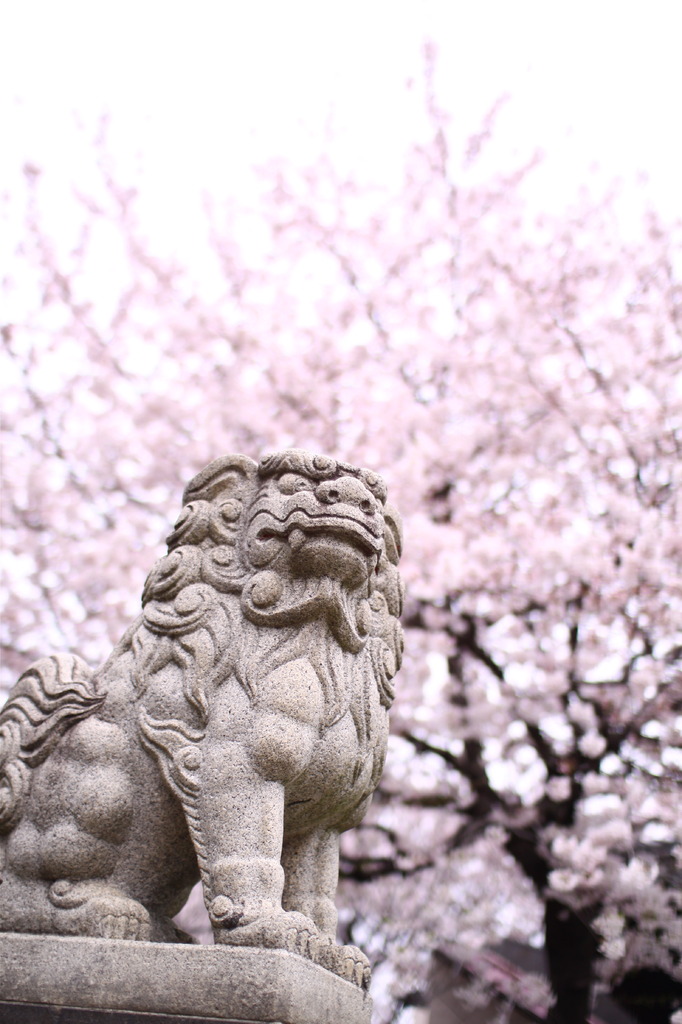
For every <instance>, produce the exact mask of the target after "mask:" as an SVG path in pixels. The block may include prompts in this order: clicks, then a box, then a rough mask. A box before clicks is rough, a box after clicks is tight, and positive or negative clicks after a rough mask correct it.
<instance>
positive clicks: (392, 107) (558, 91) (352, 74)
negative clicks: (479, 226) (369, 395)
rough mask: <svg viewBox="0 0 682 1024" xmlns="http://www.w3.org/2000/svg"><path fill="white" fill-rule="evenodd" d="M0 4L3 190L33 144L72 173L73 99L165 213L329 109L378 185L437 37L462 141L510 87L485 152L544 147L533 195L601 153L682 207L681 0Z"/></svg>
mask: <svg viewBox="0 0 682 1024" xmlns="http://www.w3.org/2000/svg"><path fill="white" fill-rule="evenodd" d="M0 12H1V13H2V19H1V21H0V24H1V25H2V40H3V46H2V51H3V52H2V60H1V61H0V140H1V141H0V145H1V146H2V153H3V156H2V159H1V160H0V185H2V186H4V185H5V183H6V182H8V181H9V180H11V177H12V176H13V174H14V173H16V169H17V168H18V167H20V166H21V164H22V163H23V162H24V161H25V160H27V159H28V160H30V161H32V162H34V163H37V164H38V165H40V166H43V167H44V168H45V169H46V170H48V169H49V170H51V171H52V173H53V174H55V175H60V174H61V175H66V176H67V177H68V176H69V175H73V174H74V172H76V173H77V169H78V166H79V161H80V159H81V154H82V146H83V144H84V142H83V137H82V136H81V138H80V140H79V138H78V133H77V131H76V129H75V127H74V123H75V122H74V113H75V114H76V115H77V117H78V118H80V119H81V121H83V122H84V123H85V124H86V125H87V124H92V123H93V122H94V121H95V120H96V118H97V116H98V115H99V114H100V113H101V112H102V111H104V110H108V111H109V112H110V115H111V123H112V135H111V139H112V145H113V147H114V151H115V155H116V158H117V160H118V161H119V163H121V164H122V165H123V166H124V167H125V166H126V164H127V163H129V162H133V163H134V161H135V159H136V155H137V154H139V155H140V157H141V163H142V166H143V168H144V170H145V174H146V176H147V180H148V182H149V183H150V184H151V185H152V187H153V189H154V190H155V192H156V195H157V197H158V202H159V208H160V209H162V210H164V211H166V214H168V213H170V214H171V215H172V216H175V215H178V216H179V215H180V214H179V211H180V210H181V209H182V207H183V204H190V205H191V203H192V202H194V201H195V199H196V196H197V195H198V193H199V191H200V190H201V189H202V188H208V189H210V190H211V191H216V190H219V191H220V192H223V193H224V192H230V191H234V190H241V189H244V188H248V180H249V176H248V169H249V167H250V166H251V164H252V162H253V161H258V160H264V159H267V158H268V157H269V156H272V155H288V156H290V157H291V158H292V159H294V160H301V159H303V158H304V157H305V156H306V155H314V154H315V153H316V152H319V150H320V148H321V147H322V146H323V145H324V139H325V131H326V129H327V127H328V125H329V123H330V120H331V123H332V124H333V128H334V132H335V133H336V134H337V136H338V139H339V140H340V141H339V143H338V144H337V150H338V152H340V153H341V156H342V159H343V161H344V163H345V164H346V165H347V167H348V169H349V170H351V171H352V172H354V173H356V174H360V175H362V176H364V177H370V178H375V179H377V180H379V181H381V180H383V179H384V178H385V177H386V176H390V175H391V173H392V171H393V169H394V168H395V167H397V166H398V165H399V162H400V157H401V154H402V152H403V150H404V147H405V145H406V143H407V142H408V141H409V139H410V137H411V136H413V135H414V133H415V132H416V131H418V129H419V123H418V114H417V106H416V100H415V99H410V94H409V93H407V92H406V90H405V87H404V83H405V81H406V80H407V79H408V78H409V77H410V76H412V77H417V78H418V77H419V75H420V69H421V65H422V58H421V51H422V47H423V42H424V40H425V39H426V38H430V39H432V40H433V41H434V42H435V43H436V45H437V47H438V51H439V64H438V68H439V71H438V74H439V87H440V96H441V100H442V103H443V105H444V106H446V107H447V108H448V109H449V110H450V111H451V112H452V113H453V116H454V119H455V125H456V127H457V129H458V131H460V132H461V134H462V135H463V136H464V135H466V134H468V133H469V132H471V131H474V130H476V128H477V127H478V126H479V124H480V121H481V118H482V116H483V114H484V112H485V111H486V110H487V109H488V108H489V107H490V106H491V105H492V103H493V102H494V101H495V100H496V99H497V98H498V97H499V96H501V95H502V94H503V93H508V94H509V95H510V101H509V103H508V104H507V106H506V107H505V108H504V111H503V113H502V115H501V117H500V121H499V125H498V129H497V131H496V143H495V150H494V153H495V159H496V160H498V161H499V162H500V164H501V165H503V166H511V165H512V164H514V163H515V162H516V161H518V160H520V159H522V158H523V157H525V156H528V155H529V154H530V153H532V152H533V151H534V150H536V149H538V148H541V149H542V150H543V151H544V152H545V154H546V161H545V164H544V168H543V170H542V171H541V172H540V173H539V174H537V175H535V176H534V179H533V181H534V187H535V188H536V189H537V194H536V200H537V201H538V202H539V203H540V204H541V205H542V204H548V205H556V204H561V203H563V202H564V201H565V200H566V199H569V198H570V197H571V196H572V195H574V194H575V192H576V188H577V185H578V184H579V183H580V182H581V181H584V180H585V178H586V176H587V175H588V171H589V168H590V167H592V166H593V165H598V166H599V167H600V168H601V173H602V174H603V175H604V176H605V177H606V178H612V177H614V176H619V177H621V178H624V179H625V180H626V181H627V182H630V181H632V180H634V177H635V175H636V173H637V172H638V171H641V172H644V173H645V174H646V176H647V178H648V180H649V185H648V187H647V194H648V195H649V196H651V197H652V198H653V200H654V202H655V203H656V205H658V206H659V207H660V208H662V209H663V211H664V212H666V213H668V214H673V215H679V214H680V213H682V201H681V200H680V191H681V188H680V182H682V143H681V142H680V135H681V133H680V122H681V120H682V118H681V117H680V101H681V100H682V60H681V58H680V51H681V42H682V4H681V3H679V2H678V0H648V2H647V3H644V2H643V0H640V2H632V0H630V2H629V0H620V2H612V0H591V2H590V3H586V2H583V0H574V2H571V3H560V2H558V0H544V2H532V0H526V2H524V0H504V2H500V0H449V2H448V0H440V2H438V0H419V2H417V0H415V2H412V3H407V2H400V0H393V2H392V3H389V2H385V0H364V3H361V2H357V0H345V2H343V3H340V2H330V0H317V2H305V0H298V2H297V0H279V2H273V0H270V2H266V0H261V2H258V0H249V2H247V0H238V2H237V0H234V2H232V0H222V2H221V0H192V2H191V3H189V2H186V0H185V2H178V0H175V2H174V0H165V2H157V0H136V2H135V3H131V2H129V0H119V2H116V3H113V2H111V0H109V2H105V0H89V2H74V0H49V2H42V3H41V2H36V0H4V3H2V2H1V0H0ZM17 100H18V102H17ZM188 208H189V207H188Z"/></svg>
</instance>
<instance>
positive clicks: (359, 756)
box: [286, 699, 388, 829]
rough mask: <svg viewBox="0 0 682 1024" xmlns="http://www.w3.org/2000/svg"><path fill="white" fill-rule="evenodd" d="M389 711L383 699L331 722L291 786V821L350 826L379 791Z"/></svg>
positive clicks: (301, 824) (299, 825)
mask: <svg viewBox="0 0 682 1024" xmlns="http://www.w3.org/2000/svg"><path fill="white" fill-rule="evenodd" d="M387 738H388V717H387V714H386V711H385V710H384V708H382V707H381V705H380V703H379V700H378V699H376V700H372V701H371V702H370V703H369V704H368V705H367V706H365V707H364V708H359V707H357V706H356V707H355V708H354V709H351V710H349V711H347V712H346V714H345V715H343V717H342V718H341V719H339V721H338V722H335V723H334V725H332V726H331V727H330V728H328V729H327V730H326V731H325V733H324V734H323V736H322V737H321V739H320V741H319V743H318V744H317V746H316V748H315V752H314V754H313V757H312V758H311V760H310V763H309V764H308V767H307V768H306V770H305V772H303V773H302V775H301V776H299V777H298V778H296V779H294V780H293V781H292V782H291V783H290V784H289V785H288V786H287V798H286V804H287V825H288V826H290V827H293V828H295V829H298V828H303V827H310V826H311V825H321V826H325V825H326V826H328V827H330V828H339V829H345V828H350V827H352V825H353V824H354V823H355V819H356V818H357V817H358V816H361V815H360V814H359V808H360V807H364V806H366V804H367V802H368V801H369V798H370V797H371V795H372V793H373V792H374V790H375V788H376V786H377V784H378V781H379V777H380V775H381V770H382V768H383V764H384V759H385V756H386V742H387Z"/></svg>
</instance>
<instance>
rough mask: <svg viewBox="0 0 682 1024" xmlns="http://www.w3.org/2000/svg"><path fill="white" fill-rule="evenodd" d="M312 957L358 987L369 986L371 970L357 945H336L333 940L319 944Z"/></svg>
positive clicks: (364, 987)
mask: <svg viewBox="0 0 682 1024" xmlns="http://www.w3.org/2000/svg"><path fill="white" fill-rule="evenodd" d="M313 959H314V960H315V963H317V964H319V965H320V966H321V967H326V969H327V970H328V971H332V972H333V973H334V974H338V975H339V977H340V978H345V979H346V981H350V982H351V983H352V984H354V985H357V986H358V988H362V989H365V990H366V989H368V988H369V982H370V978H371V975H372V970H371V967H370V963H369V960H368V959H367V957H366V956H365V954H364V953H363V952H362V950H361V949H358V947H357V946H337V945H336V944H335V943H333V942H329V943H326V944H324V945H323V944H320V945H319V946H318V949H317V952H316V954H315V956H314V957H313Z"/></svg>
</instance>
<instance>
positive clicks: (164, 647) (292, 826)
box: [0, 449, 402, 986]
mask: <svg viewBox="0 0 682 1024" xmlns="http://www.w3.org/2000/svg"><path fill="white" fill-rule="evenodd" d="M400 545H401V535H400V525H399V520H398V516H397V513H396V512H395V511H394V510H393V509H392V508H391V507H390V506H389V505H387V504H386V492H385V487H384V484H383V482H382V480H381V478H380V477H379V476H377V475H376V474H375V473H372V472H369V471H368V470H365V469H358V468H356V467H354V466H350V465H347V464H346V463H343V462H337V461H335V460H334V459H332V458H329V457H327V456H322V455H311V454H309V453H307V452H305V451H301V450H298V449H291V450H287V451H283V452H280V453H278V454H275V455H270V456H267V457H266V458H264V459H262V460H261V462H260V463H259V464H256V463H255V462H253V461H252V460H251V459H249V458H246V457H245V456H241V455H227V456H224V457H222V458H219V459H216V460H215V461H214V462H212V463H211V464H210V465H209V466H207V467H206V469H204V470H203V471H202V472H201V473H199V474H198V476H196V477H195V478H194V479H193V480H192V482H191V483H190V484H189V486H188V488H187V490H186V492H185V495H184V508H183V509H182V512H181V515H180V518H179V519H178V521H177V523H176V524H175V528H174V529H173V532H172V533H171V534H170V537H169V538H168V554H167V555H166V556H165V557H164V558H161V559H160V560H159V561H158V562H157V563H156V565H155V566H154V567H153V569H152V571H151V573H150V574H149V577H148V578H147V581H146V583H145V587H144V592H143V594H142V607H143V611H142V614H141V616H140V617H139V618H138V619H137V620H136V621H135V622H134V623H133V625H132V626H131V627H130V628H129V629H128V631H127V632H126V633H125V635H124V636H123V638H122V640H121V641H120V642H119V644H118V645H117V647H116V648H115V649H114V651H113V653H112V655H111V657H110V658H109V660H108V661H107V662H106V663H105V664H104V666H103V667H102V668H101V669H99V670H98V671H97V672H94V673H93V672H92V671H91V670H90V669H89V668H88V666H87V665H86V664H85V663H84V662H83V661H82V660H81V659H80V658H78V657H76V656H75V655H64V654H57V655H52V656H51V657H46V658H41V659H40V660H39V661H37V662H35V663H34V664H33V665H31V666H30V668H28V669H27V670H26V672H24V674H23V675H22V676H21V678H20V679H19V681H18V682H17V684H16V686H15V687H14V689H13V690H12V692H11V694H10V696H9V700H8V702H7V704H6V705H5V707H4V709H3V711H2V713H1V714H0V879H1V883H2V884H0V930H1V931H14V932H39V933H57V934H61V935H85V936H101V937H103V938H109V939H138V940H151V941H161V942H178V941H188V940H189V937H188V936H185V935H183V933H181V932H179V930H178V929H177V928H176V927H175V926H174V924H173V921H172V918H173V915H175V914H176V913H177V912H178V911H179V910H180V908H181V907H182V905H183V904H184V902H185V900H186V899H187V895H188V893H189V890H190V888H191V887H192V885H193V884H194V883H195V882H196V881H197V879H198V878H201V882H202V885H203V891H204V897H205V901H206V906H207V908H208V913H209V916H210V919H211V923H212V926H213V929H214V935H215V941H216V942H217V943H225V944H228V945H242V946H256V947H267V948H273V949H277V948H283V949H287V950H290V951H293V952H296V953H299V954H300V955H302V956H304V957H308V958H309V959H311V960H313V961H314V962H316V963H318V964H321V965H322V966H324V967H326V968H328V969H329V970H331V971H334V972H335V973H336V974H339V975H341V976H342V977H346V978H348V979H350V980H352V981H354V982H355V983H356V984H358V985H361V986H362V985H366V984H367V981H368V979H369V965H368V962H367V960H366V958H365V956H364V955H363V953H362V952H361V951H360V950H358V949H356V948H355V947H353V946H339V945H336V944H335V931H336V909H335V904H334V897H335V892H336V886H337V881H338V856H339V855H338V846H339V833H341V832H343V831H344V830H345V829H349V828H352V827H353V826H354V825H357V824H358V822H359V821H360V820H361V818H362V816H363V814H364V813H365V810H366V808H367V806H368V803H369V801H370V799H371V796H372V792H373V791H374V789H375V787H376V785H377V783H378V780H379V776H380V773H381V770H382V766H383V761H384V755H385V749H386V739H387V731H388V730H387V712H388V708H389V706H390V704H391V701H392V699H393V688H392V684H391V679H392V677H393V675H394V674H395V672H396V671H397V669H398V666H399V664H400V658H401V652H402V634H401V630H400V626H399V623H398V616H399V614H400V610H401V602H402V590H401V582H400V577H399V575H398V571H397V568H396V566H397V563H398V558H399V555H400Z"/></svg>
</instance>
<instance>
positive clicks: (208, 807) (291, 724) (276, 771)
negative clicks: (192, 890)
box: [195, 662, 320, 956]
mask: <svg viewBox="0 0 682 1024" xmlns="http://www.w3.org/2000/svg"><path fill="white" fill-rule="evenodd" d="M317 688H319V683H318V681H317V677H316V676H313V673H312V669H311V668H310V666H309V664H308V663H302V662H298V663H293V664H291V663H290V664H288V665H286V666H283V667H282V668H280V669H279V670H277V671H276V672H274V673H272V674H271V675H270V676H269V677H268V678H267V679H266V680H264V681H263V683H262V684H261V689H260V694H259V698H258V699H257V700H256V702H255V703H254V704H253V705H252V707H251V709H250V713H249V714H245V715H244V716H243V717H241V716H240V720H241V722H242V723H245V724H244V725H243V726H242V727H241V735H238V734H237V735H236V734H235V729H234V726H233V725H231V723H233V722H234V720H235V719H234V715H233V714H231V712H233V711H234V703H235V696H236V695H235V694H234V693H233V694H232V697H231V700H230V703H229V706H228V703H227V699H228V691H227V690H226V691H225V703H224V704H223V708H220V706H218V709H217V710H218V713H217V714H215V715H214V717H213V719H212V722H211V724H210V725H209V728H208V730H207V732H206V736H205V738H204V740H203V742H202V744H201V746H202V767H201V778H202V781H201V784H200V786H199V792H198V798H197V817H198V821H197V825H198V829H197V832H198V836H197V839H196V840H195V845H196V846H197V852H198V853H199V859H200V861H203V862H204V864H205V870H204V871H203V876H204V879H205V882H204V885H205V899H206V905H207V907H208V912H209V916H210V918H211V922H212V924H213V927H214V932H215V940H216V942H223V943H230V944H233V945H253V946H268V947H274V948H278V947H282V948H286V949H292V950H295V951H296V952H299V953H303V954H304V955H308V956H311V955H312V953H313V948H314V947H315V945H316V942H317V938H318V929H317V927H316V926H315V924H314V923H313V920H312V918H311V916H310V915H309V914H308V913H307V912H305V911H301V910H300V909H299V908H289V907H287V908H286V909H285V908H283V906H282V895H283V890H284V879H285V875H284V869H283V868H282V864H281V858H282V841H283V831H284V828H283V821H284V801H285V785H286V783H287V782H288V781H289V780H290V779H291V778H292V777H294V776H296V775H298V774H299V773H300V771H301V770H302V769H303V768H305V766H306V764H307V763H308V761H309V759H310V756H311V753H312V751H313V749H314V747H315V744H316V742H317V739H318V735H319V732H318V723H317V719H318V717H319V706H320V700H319V696H318V694H317ZM301 690H303V691H304V692H303V693H302V694H301ZM292 691H293V692H292ZM311 693H312V698H313V699H312V700H311ZM221 696H222V695H221ZM299 698H304V699H299ZM220 703H222V701H220V702H219V704H220ZM221 712H222V713H221ZM311 719H312V721H311ZM201 847H203V848H201Z"/></svg>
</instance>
